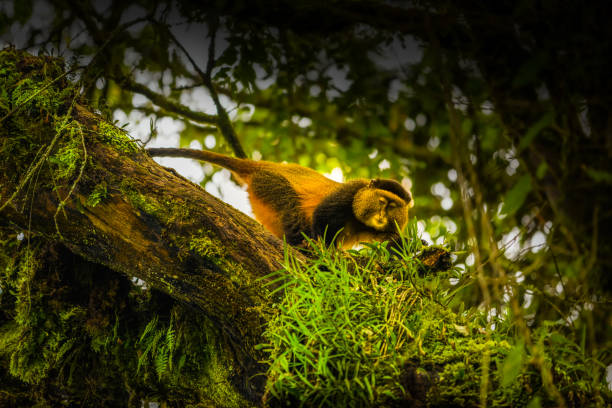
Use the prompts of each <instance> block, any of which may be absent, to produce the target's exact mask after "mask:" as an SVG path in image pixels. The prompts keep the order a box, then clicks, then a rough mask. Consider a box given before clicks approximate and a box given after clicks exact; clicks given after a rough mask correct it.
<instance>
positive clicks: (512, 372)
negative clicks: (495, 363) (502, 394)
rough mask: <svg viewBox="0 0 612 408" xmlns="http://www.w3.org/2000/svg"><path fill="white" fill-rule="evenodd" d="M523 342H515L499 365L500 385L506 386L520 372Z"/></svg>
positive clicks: (510, 383)
mask: <svg viewBox="0 0 612 408" xmlns="http://www.w3.org/2000/svg"><path fill="white" fill-rule="evenodd" d="M524 352H525V351H524V347H523V342H519V343H517V345H516V346H514V347H513V348H512V350H510V352H509V353H508V355H507V356H506V358H505V359H504V363H503V364H502V367H501V378H502V381H501V385H502V387H508V386H510V385H512V383H513V382H514V381H515V380H516V377H518V375H519V374H520V373H521V368H522V366H523V354H524Z"/></svg>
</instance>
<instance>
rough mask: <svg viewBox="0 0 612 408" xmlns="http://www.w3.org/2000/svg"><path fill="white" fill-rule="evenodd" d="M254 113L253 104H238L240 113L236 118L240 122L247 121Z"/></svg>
mask: <svg viewBox="0 0 612 408" xmlns="http://www.w3.org/2000/svg"><path fill="white" fill-rule="evenodd" d="M254 113H255V105H252V104H250V103H247V104H244V105H240V113H239V114H238V120H240V121H242V122H248V121H250V120H251V118H252V117H253V114H254Z"/></svg>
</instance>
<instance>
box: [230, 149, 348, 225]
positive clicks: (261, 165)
mask: <svg viewBox="0 0 612 408" xmlns="http://www.w3.org/2000/svg"><path fill="white" fill-rule="evenodd" d="M254 163H255V165H254V166H253V167H254V168H255V170H254V171H251V172H250V174H248V175H240V176H241V177H242V178H243V180H244V181H245V182H246V184H247V185H248V187H249V188H248V191H249V195H250V197H251V204H252V206H253V212H254V213H255V216H256V217H257V219H258V220H260V222H262V224H264V225H266V226H268V225H269V224H270V221H268V222H265V221H264V219H265V220H273V219H274V218H275V216H277V215H278V214H277V212H278V211H277V209H279V210H280V209H281V207H282V209H283V211H287V209H289V210H290V211H297V212H299V213H300V214H301V216H302V218H304V219H303V220H301V222H302V223H304V224H305V225H308V226H310V224H311V223H312V214H313V212H314V210H315V208H316V207H317V206H318V205H319V203H320V202H321V201H322V200H323V199H324V198H325V197H326V196H327V195H329V194H330V193H331V192H332V191H334V190H336V189H337V188H338V187H339V186H340V185H341V183H338V182H336V181H333V180H330V179H328V178H327V177H325V176H323V175H322V174H320V173H318V172H316V171H314V170H312V169H309V168H307V167H303V166H300V165H298V164H284V163H274V162H267V161H258V162H254ZM253 199H254V200H253ZM270 206H272V207H274V210H273V212H274V213H276V214H273V213H271V211H270V208H269V207H270ZM264 207H265V208H264ZM258 213H259V214H258ZM276 218H278V217H276ZM279 229H280V225H277V226H273V228H272V229H271V230H272V231H273V232H275V231H274V230H277V231H278V230H279Z"/></svg>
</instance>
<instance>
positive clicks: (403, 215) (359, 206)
mask: <svg viewBox="0 0 612 408" xmlns="http://www.w3.org/2000/svg"><path fill="white" fill-rule="evenodd" d="M410 202H412V200H411V201H410ZM353 213H354V214H355V217H356V218H357V219H358V220H359V221H360V222H361V223H363V224H365V225H366V226H368V227H370V228H373V229H375V230H376V231H394V230H395V223H397V225H398V226H399V227H400V228H403V227H404V226H405V225H406V223H407V222H408V203H406V201H404V200H403V199H401V198H400V197H398V196H397V195H395V194H393V193H391V192H389V191H386V190H381V189H378V188H371V187H365V188H362V189H361V190H359V191H358V192H357V194H355V198H354V199H353Z"/></svg>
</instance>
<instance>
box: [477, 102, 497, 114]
mask: <svg viewBox="0 0 612 408" xmlns="http://www.w3.org/2000/svg"><path fill="white" fill-rule="evenodd" d="M480 110H481V112H482V113H484V114H485V115H490V114H492V113H493V111H494V110H495V108H494V106H493V103H492V102H491V101H484V102H483V103H482V105H480Z"/></svg>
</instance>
